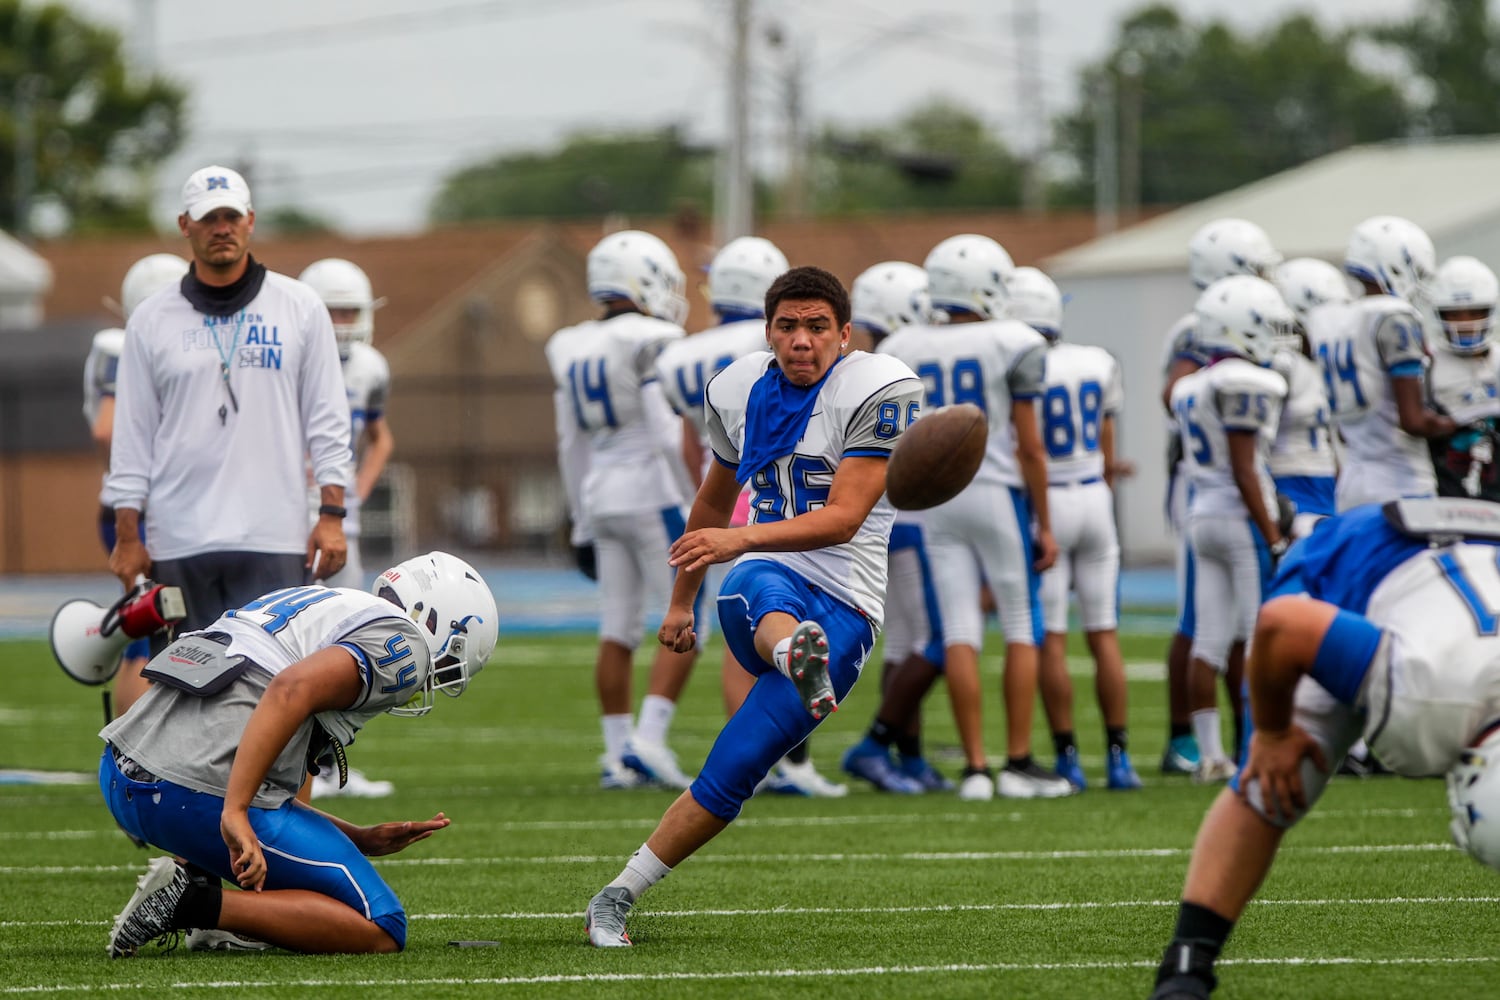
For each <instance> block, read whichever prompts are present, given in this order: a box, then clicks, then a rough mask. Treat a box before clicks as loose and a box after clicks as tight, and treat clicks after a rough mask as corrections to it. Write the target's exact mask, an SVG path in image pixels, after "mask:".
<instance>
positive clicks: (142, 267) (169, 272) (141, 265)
mask: <svg viewBox="0 0 1500 1000" xmlns="http://www.w3.org/2000/svg"><path fill="white" fill-rule="evenodd" d="M187 271H188V262H187V261H185V260H183V259H182V258H181V257H179V256H177V255H176V254H175V253H153V254H148V255H146V256H145V257H142V258H141V259H140V260H138V261H136V262H135V263H134V264H131V265H130V270H128V271H126V272H125V280H124V281H122V282H120V311H121V312H123V313H124V314H125V318H126V319H127V320H128V319H130V314H131V313H133V312H135V309H136V306H138V305H140V304H141V303H142V302H145V301H146V300H147V299H149V298H150V297H151V296H153V295H155V294H156V293H157V292H159V291H161V290H162V289H163V288H166V287H168V286H169V285H175V284H177V283H178V282H180V281H181V280H182V276H183V275H185V274H187Z"/></svg>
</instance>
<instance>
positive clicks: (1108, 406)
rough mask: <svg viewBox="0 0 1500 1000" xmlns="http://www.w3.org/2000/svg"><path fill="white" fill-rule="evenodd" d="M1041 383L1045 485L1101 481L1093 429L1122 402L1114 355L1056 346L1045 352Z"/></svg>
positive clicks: (1084, 347) (1099, 455)
mask: <svg viewBox="0 0 1500 1000" xmlns="http://www.w3.org/2000/svg"><path fill="white" fill-rule="evenodd" d="M1045 378H1046V381H1045V383H1044V386H1043V390H1042V399H1041V403H1040V404H1039V405H1038V409H1037V420H1038V421H1039V423H1040V426H1041V434H1042V447H1044V448H1045V449H1046V451H1047V481H1048V482H1049V483H1053V484H1055V485H1064V484H1068V483H1082V482H1087V481H1089V480H1094V479H1103V478H1104V454H1103V452H1101V451H1100V450H1099V429H1100V427H1101V426H1102V425H1103V423H1104V418H1105V417H1112V416H1116V415H1118V414H1119V412H1120V407H1121V406H1123V405H1124V402H1125V394H1124V389H1123V387H1122V386H1121V383H1120V366H1119V364H1118V363H1117V362H1116V361H1115V358H1114V355H1112V354H1110V353H1109V352H1108V351H1106V350H1105V349H1104V348H1102V347H1091V346H1089V345H1087V344H1070V343H1067V342H1064V341H1059V342H1057V343H1054V344H1052V345H1051V346H1050V347H1049V348H1048V350H1047V364H1046V376H1045Z"/></svg>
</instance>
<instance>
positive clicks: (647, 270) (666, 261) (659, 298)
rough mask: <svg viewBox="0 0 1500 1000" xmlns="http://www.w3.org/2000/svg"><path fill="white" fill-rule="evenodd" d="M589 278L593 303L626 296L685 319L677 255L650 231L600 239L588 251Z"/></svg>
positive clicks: (659, 314)
mask: <svg viewBox="0 0 1500 1000" xmlns="http://www.w3.org/2000/svg"><path fill="white" fill-rule="evenodd" d="M588 280H589V295H590V297H592V298H593V300H594V301H595V302H607V301H609V300H610V299H625V300H627V301H629V302H630V303H632V304H633V305H634V306H635V307H636V308H637V309H639V310H640V311H641V312H643V313H645V314H646V315H647V316H655V317H656V318H657V319H664V320H666V321H667V322H669V323H676V324H678V325H679V326H680V325H681V324H682V321H683V320H685V319H687V310H688V303H687V299H686V298H684V297H683V294H682V290H683V287H684V285H685V284H686V282H685V279H684V278H683V276H682V268H680V267H678V266H677V255H676V254H674V253H672V249H671V247H669V246H667V245H666V244H665V243H663V242H662V241H661V240H659V239H657V238H656V237H655V236H652V235H651V234H650V233H643V232H641V231H640V230H639V229H626V230H622V231H621V232H618V233H611V234H610V235H608V236H606V237H604V239H602V240H600V241H599V242H598V243H597V244H596V245H595V246H594V249H592V250H590V251H589V259H588ZM762 305H764V303H762Z"/></svg>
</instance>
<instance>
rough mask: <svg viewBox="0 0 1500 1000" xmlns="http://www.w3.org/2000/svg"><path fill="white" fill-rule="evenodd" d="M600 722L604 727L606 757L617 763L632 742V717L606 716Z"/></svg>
mask: <svg viewBox="0 0 1500 1000" xmlns="http://www.w3.org/2000/svg"><path fill="white" fill-rule="evenodd" d="M599 721H600V723H601V724H602V725H603V726H604V755H605V756H606V757H608V758H609V759H610V760H615V761H617V760H619V759H620V757H621V756H623V755H624V753H625V744H627V743H629V742H630V729H631V724H630V715H629V714H628V713H627V714H625V715H606V716H604V717H603V718H602V719H600V720H599Z"/></svg>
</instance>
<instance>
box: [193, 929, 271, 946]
mask: <svg viewBox="0 0 1500 1000" xmlns="http://www.w3.org/2000/svg"><path fill="white" fill-rule="evenodd" d="M182 943H183V944H184V945H186V946H187V950H188V951H265V950H266V949H268V948H270V947H271V946H270V945H269V944H267V943H266V942H264V941H257V940H256V939H255V938H251V937H245V936H244V935H243V934H236V933H234V931H219V930H208V929H207V928H195V929H194V930H190V931H188V932H187V934H186V936H184V937H183V940H182Z"/></svg>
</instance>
